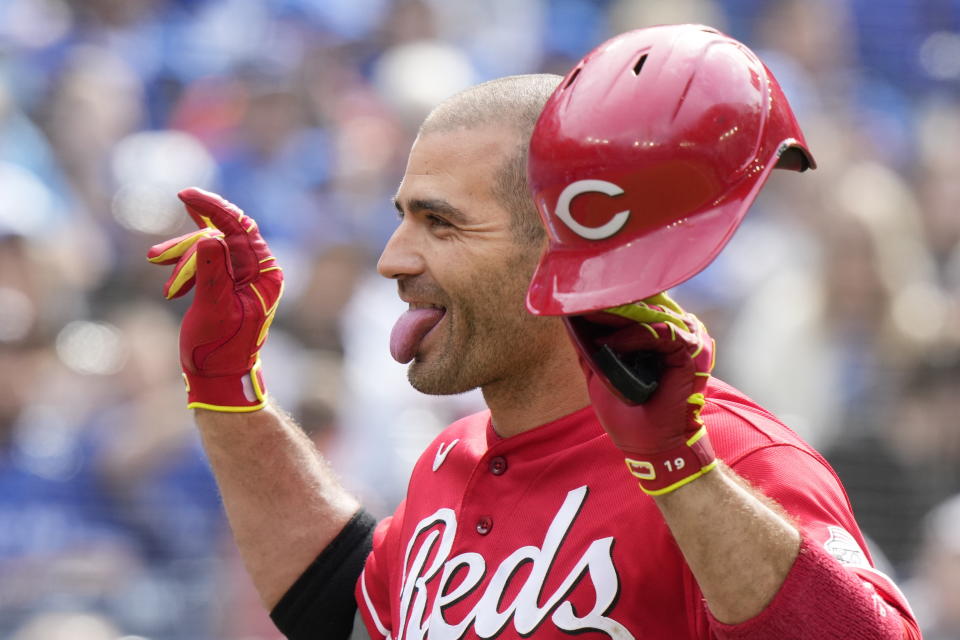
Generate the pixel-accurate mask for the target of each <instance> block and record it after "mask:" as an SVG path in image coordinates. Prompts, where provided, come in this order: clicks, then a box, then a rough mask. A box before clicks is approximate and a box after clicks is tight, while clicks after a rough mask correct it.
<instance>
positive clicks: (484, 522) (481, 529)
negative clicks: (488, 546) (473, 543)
mask: <svg viewBox="0 0 960 640" xmlns="http://www.w3.org/2000/svg"><path fill="white" fill-rule="evenodd" d="M491 529H493V518H491V517H490V516H483V517H482V518H480V519H479V520H477V533H479V534H480V535H482V536H485V535H487V534H488V533H490V530H491Z"/></svg>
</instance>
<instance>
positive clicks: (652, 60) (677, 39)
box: [527, 25, 815, 315]
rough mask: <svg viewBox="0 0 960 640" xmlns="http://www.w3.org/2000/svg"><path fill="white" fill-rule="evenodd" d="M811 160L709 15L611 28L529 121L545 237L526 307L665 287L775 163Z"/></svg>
mask: <svg viewBox="0 0 960 640" xmlns="http://www.w3.org/2000/svg"><path fill="white" fill-rule="evenodd" d="M814 166H815V163H814V160H813V157H812V156H811V155H810V152H809V151H808V150H807V147H806V142H805V141H804V139H803V134H802V133H801V131H800V127H799V126H798V125H797V121H796V118H795V117H794V115H793V112H792V111H791V110H790V105H789V104H787V100H786V98H785V97H784V95H783V92H782V91H781V89H780V86H779V85H778V84H777V81H776V80H775V79H774V77H773V75H772V74H771V73H770V71H769V70H768V69H767V68H766V67H765V66H764V64H763V63H762V62H760V60H759V59H758V58H757V57H756V56H755V55H754V54H753V52H751V51H750V50H749V49H747V47H745V46H744V45H743V44H741V43H739V42H737V41H736V40H734V39H733V38H730V37H729V36H726V35H724V34H722V33H720V32H718V31H716V30H715V29H711V28H709V27H704V26H701V25H672V26H661V27H651V28H649V29H640V30H637V31H630V32H628V33H624V34H622V35H619V36H617V37H615V38H613V39H611V40H608V41H607V42H605V43H604V44H602V45H600V46H599V47H597V48H596V49H594V50H593V51H591V52H590V53H589V54H587V56H586V57H585V58H584V59H583V60H581V61H580V63H579V64H577V66H576V67H574V68H573V70H572V71H571V72H570V73H569V74H567V77H566V78H564V79H563V81H562V82H561V83H560V86H559V87H558V88H557V89H556V91H554V93H553V95H552V96H551V97H550V99H549V100H548V101H547V104H546V106H545V107H544V109H543V113H541V115H540V119H539V120H538V121H537V125H536V128H535V129H534V131H533V137H532V139H531V142H530V159H529V164H528V165H527V171H528V177H529V181H530V188H531V189H532V191H533V195H534V200H535V201H536V205H537V209H539V211H540V216H541V217H542V218H543V221H544V223H545V224H546V227H547V232H548V234H549V236H550V245H549V248H548V249H547V251H546V253H545V254H544V256H543V257H542V259H541V260H540V265H539V266H538V267H537V271H536V273H535V274H534V276H533V281H532V283H531V284H530V289H529V290H528V292H527V307H528V308H529V309H530V311H531V312H532V313H535V314H538V315H560V314H578V313H585V312H587V311H593V310H596V309H604V308H608V307H613V306H617V305H621V304H626V303H628V302H633V301H635V300H640V299H642V298H646V297H648V296H650V295H653V294H655V293H658V292H660V291H664V290H666V289H669V288H670V287H673V286H674V285H677V284H679V283H681V282H683V281H684V280H687V279H688V278H690V277H692V276H693V275H695V274H696V273H698V272H699V271H701V270H702V269H703V268H704V267H706V266H707V265H708V264H709V263H710V262H711V261H712V260H713V259H714V258H715V257H716V255H717V254H718V253H719V252H720V250H721V249H722V248H723V246H724V245H725V244H726V243H727V241H728V240H729V239H730V237H731V236H732V235H733V232H734V231H735V230H736V228H737V226H738V225H739V223H740V220H741V219H742V218H743V215H744V214H745V213H746V211H747V208H749V206H750V204H751V203H752V202H753V199H754V198H755V197H756V195H757V193H758V192H759V191H760V188H761V187H762V186H763V183H764V182H765V181H766V179H767V176H768V175H769V173H770V171H771V170H772V169H773V168H774V167H781V168H787V169H794V170H798V171H803V170H804V169H807V168H812V167H814Z"/></svg>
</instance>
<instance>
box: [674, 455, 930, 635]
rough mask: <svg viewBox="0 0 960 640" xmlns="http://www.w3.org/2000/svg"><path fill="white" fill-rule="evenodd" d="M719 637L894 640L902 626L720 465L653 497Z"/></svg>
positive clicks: (869, 590)
mask: <svg viewBox="0 0 960 640" xmlns="http://www.w3.org/2000/svg"><path fill="white" fill-rule="evenodd" d="M656 501H657V505H658V506H659V507H660V510H661V512H662V513H663V515H664V518H665V519H666V522H667V524H668V526H669V527H670V530H671V533H672V534H673V536H674V538H675V540H676V541H677V544H678V545H679V547H680V549H681V551H682V552H683V554H684V558H685V559H686V561H687V564H688V566H689V567H690V570H691V571H692V573H693V575H694V578H695V579H696V581H697V584H698V585H699V587H700V590H701V592H702V593H703V596H704V599H705V600H706V603H707V607H708V609H709V611H710V614H711V615H712V622H711V627H712V629H713V632H714V633H715V634H716V635H717V637H719V638H725V639H727V640H765V639H766V638H783V639H787V638H791V639H792V638H804V639H806V638H816V639H817V640H833V639H841V638H842V639H843V640H853V639H855V638H856V639H861V638H862V639H870V640H901V639H902V638H912V637H914V636H911V635H905V631H906V630H908V629H909V628H910V625H907V624H905V623H904V620H903V619H902V618H901V616H900V615H899V614H898V613H897V611H896V609H895V608H894V607H892V606H888V605H887V604H886V603H885V602H884V601H883V599H882V598H880V596H879V595H878V594H877V592H876V591H875V590H874V588H873V586H872V585H871V584H870V583H868V582H865V581H864V580H863V579H861V578H859V577H858V576H857V575H855V574H854V573H853V572H851V571H848V570H847V569H846V568H844V567H843V566H841V565H840V564H839V563H838V562H836V560H835V559H834V558H833V557H831V556H830V555H829V554H828V553H826V551H825V550H824V549H823V548H822V547H820V545H819V544H811V543H810V541H809V540H805V539H803V537H802V536H801V533H800V532H799V531H798V530H797V528H796V527H795V526H793V524H792V523H791V521H790V520H789V518H788V517H787V516H786V515H785V514H783V513H782V512H781V510H780V509H779V507H777V506H776V505H775V504H773V503H771V502H770V501H769V500H768V499H767V498H765V497H764V496H762V495H761V494H758V493H756V492H755V491H753V490H752V489H751V488H749V487H748V486H747V485H746V483H745V482H743V481H742V480H741V479H740V478H739V477H737V476H736V474H735V473H734V472H733V471H732V470H730V469H729V468H727V467H725V466H722V465H721V466H720V467H718V468H717V469H715V470H714V471H712V472H710V473H708V474H706V475H705V476H703V477H701V478H698V479H697V480H696V481H694V482H691V483H689V484H688V485H686V486H684V487H681V488H680V489H677V490H676V491H674V492H672V493H669V494H666V495H664V496H660V497H657V498H656Z"/></svg>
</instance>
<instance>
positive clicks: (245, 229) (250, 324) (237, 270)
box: [147, 188, 283, 412]
mask: <svg viewBox="0 0 960 640" xmlns="http://www.w3.org/2000/svg"><path fill="white" fill-rule="evenodd" d="M178 195H179V197H180V200H182V201H183V203H184V205H185V206H186V210H187V213H188V214H189V215H190V217H191V218H192V219H193V221H194V222H196V224H197V226H198V227H199V230H198V231H194V232H192V233H188V234H186V235H183V236H180V237H178V238H173V239H172V240H168V241H166V242H162V243H160V244H158V245H155V246H153V247H151V248H150V251H149V252H148V253H147V259H148V260H149V261H150V262H152V263H154V264H174V263H175V264H176V266H174V268H173V273H172V275H171V276H170V279H169V280H167V283H166V285H164V289H163V292H164V295H165V296H166V298H167V299H171V298H177V297H179V296H182V295H183V294H185V293H187V292H188V291H189V290H190V289H191V288H195V289H196V292H195V293H194V297H193V303H192V304H191V305H190V308H189V309H188V310H187V312H186V314H185V315H184V317H183V324H182V325H181V327H180V364H181V366H182V368H183V377H184V381H185V382H186V385H187V406H188V407H190V408H200V409H210V410H213V411H224V412H244V411H256V410H258V409H261V408H262V407H263V406H264V405H265V404H266V400H267V390H266V387H265V386H264V381H263V374H262V373H261V370H260V355H259V354H260V348H261V347H262V346H263V343H264V341H265V340H266V337H267V330H268V329H269V328H270V323H271V322H272V321H273V316H274V314H275V313H276V310H277V305H278V304H279V301H280V296H281V294H282V292H283V271H282V270H281V269H280V266H279V265H278V264H277V260H276V258H274V257H273V255H272V254H271V253H270V248H269V247H268V246H267V243H266V242H264V240H263V238H262V237H261V236H260V232H259V230H258V229H257V223H256V221H254V219H253V218H251V217H249V216H247V215H245V214H244V213H243V211H241V210H240V209H239V208H237V207H236V206H235V205H233V204H232V203H230V202H228V201H227V200H224V199H223V198H221V197H220V196H218V195H216V194H214V193H210V192H207V191H203V190H202V189H197V188H190V189H184V190H183V191H181V192H180V193H179V194H178Z"/></svg>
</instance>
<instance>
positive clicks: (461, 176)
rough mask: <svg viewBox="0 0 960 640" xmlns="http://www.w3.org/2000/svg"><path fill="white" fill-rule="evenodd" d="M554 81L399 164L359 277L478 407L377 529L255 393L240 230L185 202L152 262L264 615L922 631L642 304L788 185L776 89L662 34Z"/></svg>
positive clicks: (598, 631) (544, 628) (257, 296)
mask: <svg viewBox="0 0 960 640" xmlns="http://www.w3.org/2000/svg"><path fill="white" fill-rule="evenodd" d="M558 80H559V79H558V78H556V77H553V76H519V77H513V78H505V79H501V80H498V81H493V82H489V83H485V84H483V85H479V86H477V87H474V88H472V89H470V90H467V91H466V92H463V93H461V94H459V95H457V96H454V97H453V98H451V99H449V100H448V101H446V102H445V103H443V104H441V105H440V106H439V107H437V109H435V110H434V112H433V113H431V115H430V116H429V117H428V118H427V119H426V121H425V122H424V123H423V125H422V127H421V130H420V133H419V136H418V138H417V140H416V141H415V143H414V145H413V148H412V150H411V152H410V157H409V161H408V164H407V169H406V173H405V175H404V178H403V181H402V182H401V185H400V188H399V190H398V192H397V195H396V198H395V203H396V207H397V210H398V212H399V216H400V222H399V224H398V227H397V229H396V231H395V232H394V234H393V236H392V237H391V239H390V241H389V242H388V244H387V246H386V248H385V249H384V252H383V255H382V256H381V259H380V263H379V270H380V273H381V274H383V275H384V276H386V277H389V278H393V279H394V280H396V281H397V286H398V291H399V295H400V297H401V298H402V299H403V300H404V301H406V302H407V303H408V304H409V310H408V311H407V312H405V313H404V314H403V316H402V317H401V318H400V319H399V320H398V321H397V323H396V326H395V327H394V331H393V334H392V336H391V344H390V349H391V353H392V354H393V356H394V358H395V359H397V360H399V361H400V362H405V363H406V362H409V363H410V367H409V370H408V371H409V379H410V382H411V384H413V386H414V387H416V388H417V389H419V390H421V391H423V392H426V393H434V394H447V393H458V392H462V391H465V390H467V389H472V388H476V387H479V388H480V389H481V390H482V392H483V394H484V399H485V401H486V403H487V405H488V407H489V410H488V411H484V412H483V413H480V414H477V415H473V416H470V417H467V418H465V419H463V420H460V421H458V422H456V423H454V424H453V425H451V426H450V427H448V428H447V429H446V430H444V431H443V432H442V433H441V434H440V435H439V436H438V437H437V438H436V440H435V441H434V442H433V443H432V444H431V445H430V446H429V447H428V448H427V449H426V451H425V452H424V454H423V456H422V457H421V458H420V460H419V462H418V463H417V465H416V467H415V469H414V471H413V474H412V476H411V479H410V484H409V487H408V492H407V497H406V500H405V501H404V502H403V503H402V504H401V505H400V506H399V507H398V509H397V511H396V512H395V513H394V515H393V516H392V517H390V518H387V519H385V520H383V521H382V522H380V523H379V524H377V523H375V522H374V521H373V519H372V518H371V517H370V516H369V515H368V514H366V512H364V511H363V510H362V508H361V507H360V505H359V504H358V503H357V502H356V501H355V499H353V498H352V497H351V496H349V495H348V494H347V493H346V492H345V491H344V490H343V489H342V488H341V487H340V486H339V485H338V484H337V482H336V480H335V479H334V478H333V476H332V474H331V472H330V471H329V469H328V468H327V466H326V464H325V463H324V461H323V460H322V459H320V458H319V456H318V454H317V453H316V451H315V450H314V449H313V447H312V446H311V445H310V444H309V441H308V440H307V439H306V437H305V436H304V435H303V434H302V433H301V432H300V431H299V429H298V428H297V426H296V425H295V424H293V422H292V421H291V420H290V418H289V417H287V416H286V415H285V414H284V413H283V412H282V411H281V410H280V409H279V408H277V407H276V406H275V405H273V404H271V403H270V402H268V398H267V393H266V387H265V382H264V377H263V374H262V371H261V366H260V359H259V356H258V353H259V349H260V347H261V346H262V344H263V341H264V339H265V338H266V334H267V329H268V327H269V324H270V321H271V319H272V317H273V314H274V313H275V311H276V308H277V303H278V301H279V299H280V295H281V292H282V271H281V270H280V268H279V266H278V265H277V264H276V260H275V258H274V257H273V256H272V255H271V254H270V251H269V249H268V247H267V245H266V244H265V243H264V241H263V239H262V238H261V237H260V235H259V233H258V231H257V226H256V223H255V222H254V221H253V219H251V218H250V217H248V216H246V215H245V214H244V213H243V212H241V211H240V210H239V209H237V208H236V207H234V206H233V205H231V204H230V203H228V202H226V201H225V200H223V199H221V198H219V197H218V196H216V195H213V194H210V193H206V192H203V191H200V190H197V189H188V190H186V191H184V192H182V193H181V194H180V197H181V199H182V200H183V201H184V203H185V205H186V209H187V212H188V213H189V214H190V216H191V217H192V218H193V219H194V220H195V221H196V222H197V224H198V227H199V230H198V231H196V232H194V233H192V234H187V235H186V236H183V237H180V238H176V239H174V240H171V241H168V242H166V243H163V244H161V245H157V246H155V247H153V248H152V249H151V250H150V253H149V256H148V257H149V259H150V260H151V261H153V262H157V263H161V264H175V265H176V266H175V267H174V272H173V275H172V276H171V278H170V280H169V281H168V283H167V286H166V287H165V294H166V295H167V297H175V296H179V295H182V294H184V293H185V292H186V291H188V290H189V289H191V288H194V289H195V290H196V292H195V295H194V300H193V303H192V305H191V307H190V308H189V310H188V311H187V313H186V315H185V317H184V320H183V326H182V330H181V341H180V344H181V362H182V364H183V371H184V378H185V380H186V383H187V390H188V406H190V407H193V408H195V409H197V412H196V420H197V424H198V426H199V428H200V431H201V434H202V437H203V440H204V445H205V447H206V450H207V452H208V455H209V457H210V461H211V464H212V466H213V469H214V472H215V474H216V476H217V480H218V482H219V485H220V488H221V491H222V493H223V499H224V504H225V507H226V510H227V514H228V516H229V519H230V523H231V526H232V528H233V531H234V535H235V537H236V540H237V543H238V545H239V547H240V550H241V553H242V555H243V557H244V560H245V563H246V565H247V567H248V569H249V571H250V573H251V575H252V577H253V580H254V583H255V585H256V586H257V589H258V591H259V593H260V595H261V597H262V599H263V602H264V604H265V605H266V606H267V607H268V608H269V609H270V610H271V612H272V616H273V619H274V621H275V622H276V623H277V625H278V627H279V628H280V629H281V630H282V631H283V632H284V633H285V634H286V635H287V636H288V637H290V638H332V639H337V638H348V637H350V635H351V633H355V634H358V633H362V632H366V633H368V634H369V636H370V637H373V638H378V639H380V638H389V639H391V640H406V639H409V640H414V639H416V640H420V639H425V638H429V639H430V640H438V639H460V638H520V637H531V636H532V637H536V638H564V637H568V636H569V635H570V634H583V637H585V638H598V639H599V638H612V639H616V640H624V639H631V638H633V639H641V638H642V639H651V638H654V639H686V638H697V639H706V638H718V639H751V640H753V639H756V640H761V639H763V640H769V639H771V638H811V639H813V638H815V639H818V640H822V639H832V638H837V639H839V638H845V639H846V638H853V639H864V640H865V639H871V640H874V639H876V640H881V639H882V640H894V639H896V640H900V639H910V640H914V639H917V638H919V637H920V635H919V632H918V630H917V624H916V622H915V621H914V619H913V616H912V614H911V612H910V609H909V606H908V604H907V603H906V601H905V600H904V599H903V597H902V595H901V594H900V593H899V591H898V590H897V588H896V586H895V585H894V584H893V583H892V582H891V581H890V580H889V578H887V577H886V576H884V575H883V574H881V573H879V572H877V571H876V570H875V569H874V568H873V566H872V563H871V560H870V556H869V554H868V552H867V550H866V545H865V544H864V541H863V537H862V535H861V533H860V531H859V529H858V527H857V524H856V522H855V521H854V519H853V516H852V514H851V509H850V505H849V502H848V500H847V498H846V495H845V494H844V491H843V488H842V487H841V485H840V482H839V480H838V479H837V477H836V476H835V474H834V473H833V472H832V470H831V469H830V467H829V466H828V465H827V463H826V462H825V461H824V460H823V459H822V458H821V457H820V455H819V454H817V453H816V452H815V451H814V450H813V449H811V448H810V447H809V446H808V445H807V444H806V443H804V442H803V441H802V440H801V439H800V438H798V437H797V436H796V435H795V434H793V433H792V432H791V431H790V430H789V429H787V428H786V427H784V426H783V425H782V424H781V423H780V422H778V421H777V419H776V418H775V417H774V416H773V415H771V414H770V413H769V412H767V411H765V410H764V409H762V408H761V407H759V406H757V405H756V404H754V403H753V402H752V401H750V400H749V399H748V398H747V397H745V396H744V395H743V394H742V393H740V392H739V391H737V390H736V389H733V388H732V387H730V386H728V385H726V384H724V383H722V382H720V381H719V380H716V379H715V378H712V377H711V376H710V371H711V369H712V366H713V353H714V345H713V340H712V339H711V338H710V336H709V335H708V334H707V331H706V329H705V328H704V326H703V325H702V324H701V323H700V321H699V320H697V318H696V317H694V316H693V315H692V314H689V313H687V312H685V311H684V310H683V309H681V308H680V307H679V306H678V305H677V304H676V303H675V302H674V301H673V300H672V299H670V298H669V297H668V296H667V295H666V294H664V293H662V292H663V291H664V290H666V289H668V288H669V287H671V286H673V285H675V284H677V283H679V282H681V281H683V280H685V279H687V278H689V277H690V276H692V275H693V274H694V273H696V272H697V271H699V270H700V269H702V268H703V267H704V266H705V265H706V264H707V263H708V262H709V261H710V260H711V259H712V258H713V257H714V256H715V255H716V253H717V252H719V251H720V249H721V248H722V246H723V245H724V244H725V242H726V241H727V239H728V238H729V236H730V234H731V233H732V232H733V230H734V229H735V228H736V226H737V224H738V223H739V221H740V219H741V218H742V216H743V214H744V212H745V211H746V209H747V207H748V206H749V204H750V202H751V201H752V200H753V198H754V197H755V195H756V193H757V191H758V190H759V189H760V188H761V186H762V184H763V182H764V181H765V180H766V178H767V176H768V174H769V172H770V171H771V170H772V169H773V168H775V167H778V166H779V167H782V168H789V169H797V170H803V169H805V168H810V167H813V159H812V157H811V155H810V153H809V152H808V150H807V148H806V145H805V143H804V140H803V136H802V134H801V133H800V130H799V128H798V126H797V124H796V121H795V119H794V117H793V114H792V113H791V111H790V108H789V106H788V104H787V102H786V100H785V98H784V96H783V94H782V92H781V91H780V88H779V86H778V85H777V83H776V81H775V80H774V78H773V76H772V75H770V73H769V71H768V70H767V69H766V68H765V67H764V66H763V64H762V63H761V62H760V61H759V60H758V59H757V58H756V57H755V56H754V55H753V54H752V53H751V52H750V51H749V50H747V49H746V48H745V47H744V46H743V45H741V44H740V43H738V42H736V41H734V40H732V39H730V38H728V37H726V36H724V35H722V34H720V33H718V32H716V31H714V30H712V29H708V28H706V27H700V26H691V25H683V26H670V27H656V28H651V29H646V30H640V31H635V32H630V33H627V34H624V35H622V36H619V37H617V38H614V39H613V40H611V41H609V42H607V43H604V44H603V45H601V46H600V47H598V48H597V49H596V50H594V51H593V52H591V53H590V54H589V55H588V56H586V57H585V58H584V60H582V61H581V62H580V63H579V64H578V65H577V66H576V67H575V68H574V69H573V71H571V72H570V74H568V75H567V77H565V78H563V79H562V80H560V81H559V84H558ZM548 98H549V99H548ZM544 105H546V106H544ZM541 112H542V113H541ZM538 116H539V120H538ZM528 156H529V178H530V179H529V188H531V189H532V191H533V194H534V198H533V199H532V200H531V198H530V197H529V193H530V192H529V191H528V183H527V182H528V181H527V174H526V171H525V169H526V163H527V158H528ZM537 209H539V213H540V217H542V222H543V224H541V220H540V219H539V218H538V216H537ZM544 228H546V233H545V232H544ZM544 249H546V251H544ZM541 254H542V259H541ZM538 260H539V263H538ZM534 271H536V273H535V275H533V279H532V283H531V275H532V274H534ZM528 285H529V289H528ZM525 298H526V307H527V308H528V309H529V311H530V312H532V313H528V312H527V309H525V305H524V299H525ZM637 301H639V302H637ZM557 316H559V317H557ZM638 485H639V486H638ZM356 612H359V616H360V618H361V619H362V625H361V624H359V623H358V624H354V623H355V613H356Z"/></svg>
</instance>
